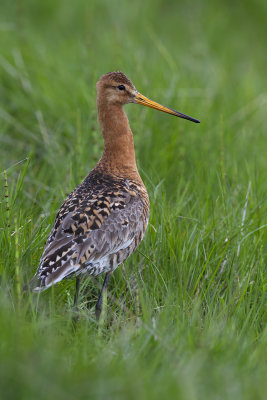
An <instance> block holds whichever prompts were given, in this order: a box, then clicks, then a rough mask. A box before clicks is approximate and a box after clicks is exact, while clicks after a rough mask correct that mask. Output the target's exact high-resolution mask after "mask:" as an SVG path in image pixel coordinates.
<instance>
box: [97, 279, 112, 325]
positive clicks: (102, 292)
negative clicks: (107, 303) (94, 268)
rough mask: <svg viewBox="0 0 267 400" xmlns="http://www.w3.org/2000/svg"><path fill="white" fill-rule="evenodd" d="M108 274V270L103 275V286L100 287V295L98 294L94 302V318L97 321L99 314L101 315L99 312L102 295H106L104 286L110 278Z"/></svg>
mask: <svg viewBox="0 0 267 400" xmlns="http://www.w3.org/2000/svg"><path fill="white" fill-rule="evenodd" d="M110 274H111V273H110V272H107V273H106V276H105V279H104V283H103V286H102V289H101V293H100V296H99V298H98V300H97V303H96V306H95V316H96V319H97V320H98V321H99V318H100V315H101V312H102V303H103V296H106V288H107V285H108V281H109V279H110Z"/></svg>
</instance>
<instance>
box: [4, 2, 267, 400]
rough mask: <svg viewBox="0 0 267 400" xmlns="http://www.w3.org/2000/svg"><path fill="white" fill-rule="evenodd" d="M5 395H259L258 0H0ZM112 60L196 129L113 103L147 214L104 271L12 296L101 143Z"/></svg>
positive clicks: (262, 322) (262, 324)
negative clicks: (126, 250)
mask: <svg viewBox="0 0 267 400" xmlns="http://www.w3.org/2000/svg"><path fill="white" fill-rule="evenodd" d="M0 14H1V15H0V49H1V53H0V74H1V90H0V96H1V106H0V121H1V122H0V123H1V131H0V173H1V186H0V195H1V199H0V201H1V203H0V207H1V208H0V241H1V242H0V252H1V255H0V263H1V264H0V275H1V288H0V289H1V291H0V393H1V396H0V397H1V398H3V399H25V400H26V399H27V400H28V399H37V398H38V399H48V398H51V399H55V398H56V399H88V398H93V399H104V398H105V399H162V398H166V399H185V400H187V399H189V400H191V399H192V400H194V399H205V400H208V399H212V400H217V399H218V400H219V399H223V400H225V399H229V400H230V399H231V400H232V399H237V400H238V399H240V400H241V399H242V400H244V399H245V400H246V399H253V400H256V399H265V398H266V393H267V383H266V376H267V366H266V359H267V358H266V356H267V354H266V353H267V352H266V348H267V347H266V346H267V330H266V289H267V279H266V249H267V247H266V239H267V233H266V231H267V230H266V227H267V218H266V194H267V185H266V170H267V163H266V156H267V152H266V125H267V113H266V106H267V92H266V87H267V78H266V65H267V52H266V37H267V3H266V1H263V0H262V1H261V0H255V1H253V2H252V1H248V0H245V1H222V0H221V1H220V0H215V1H204V0H203V1H160V0H154V1H152V0H150V1H149V0H142V1H139V0H135V1H115V0H102V1H96V0H91V1H82V0H77V1H70V0H65V1H63V0H53V1H52V0H46V1H36V0H35V1H31V0H27V1H26V0H25V1H12V2H11V1H2V3H1V13H0ZM113 70H121V71H123V72H124V73H125V74H126V75H127V76H128V77H129V78H130V79H131V80H132V81H133V83H134V85H135V86H136V88H137V89H138V90H139V91H140V92H141V93H143V94H144V95H145V96H147V97H150V98H152V99H153V100H155V101H158V102H160V103H161V104H164V105H166V106H169V107H172V108H175V109H177V110H179V111H181V112H183V113H186V114H189V115H191V116H192V117H195V118H198V119H200V120H201V124H199V125H196V124H193V123H191V122H188V121H185V120H182V119H177V118H174V117H171V116H168V115H166V114H163V113H159V112H157V111H155V110H151V109H148V108H143V107H140V106H137V105H132V104H131V105H127V106H126V107H125V109H126V112H127V115H128V117H129V120H130V124H131V127H132V130H133V133H134V140H135V147H136V158H137V163H138V167H139V171H140V174H141V176H142V178H143V180H144V183H145V184H146V186H147V189H148V192H149V196H150V201H151V218H150V225H149V227H148V231H147V234H146V236H145V239H144V241H143V242H142V244H141V245H140V247H139V251H137V252H135V254H134V255H133V256H131V257H130V259H129V260H128V261H127V262H126V264H125V271H124V270H123V269H122V268H118V270H117V271H116V272H115V273H114V275H113V277H112V279H111V282H110V285H109V292H108V304H107V316H106V321H105V323H104V324H103V326H99V325H98V324H97V323H96V321H95V317H94V305H95V302H96V299H97V296H98V294H99V287H101V283H102V279H103V278H102V277H100V278H97V279H88V280H87V281H84V282H83V286H82V295H81V301H80V305H79V321H78V323H77V324H76V325H74V324H73V307H72V303H73V294H74V286H75V284H74V282H73V281H64V282H62V283H60V284H59V285H57V286H56V287H54V288H52V289H49V290H48V291H47V292H44V293H42V294H41V295H40V296H39V297H37V296H32V295H31V294H29V295H25V294H22V291H21V288H22V286H23V284H24V283H25V282H27V281H28V280H29V279H30V278H31V277H32V276H33V274H34V272H35V270H36V267H37V266H38V262H39V259H40V256H41V254H42V250H43V247H44V244H45V241H46V239H47V236H48V234H49V231H50V229H51V226H52V224H53V221H54V218H55V215H56V213H57V210H58V208H59V206H60V205H61V204H62V202H63V201H64V198H65V196H66V195H67V194H68V193H69V192H70V191H71V190H72V189H73V188H74V187H75V186H76V185H77V184H79V183H80V182H81V180H82V179H83V178H84V177H85V176H86V174H87V173H88V171H89V170H90V169H91V168H92V167H93V166H94V165H95V163H96V162H97V160H98V159H99V157H100V155H101V152H102V150H103V141H102V137H101V131H100V128H99V126H98V123H97V111H96V104H95V98H96V87H95V84H96V82H97V80H98V79H99V77H100V76H101V75H102V74H104V73H106V72H109V71H113Z"/></svg>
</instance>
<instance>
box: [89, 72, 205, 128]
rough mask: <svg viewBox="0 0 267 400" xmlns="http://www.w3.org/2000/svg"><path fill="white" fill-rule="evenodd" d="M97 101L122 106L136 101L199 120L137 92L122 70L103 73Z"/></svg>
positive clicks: (98, 83) (189, 118)
mask: <svg viewBox="0 0 267 400" xmlns="http://www.w3.org/2000/svg"><path fill="white" fill-rule="evenodd" d="M96 87H97V103H98V105H101V104H105V105H111V104H113V105H118V106H123V105H124V104H127V103H137V104H141V105H143V106H146V107H150V108H155V109H156V110H159V111H163V112H165V113H168V114H171V115H175V116H176V117H180V118H184V119H188V120H189V121H193V122H200V121H199V120H197V119H195V118H192V117H189V116H188V115H185V114H182V113H180V112H179V111H176V110H173V109H172V108H168V107H165V106H162V105H161V104H159V103H156V102H155V101H153V100H150V99H148V98H147V97H145V96H144V95H142V94H141V93H139V92H138V91H137V90H136V88H135V87H134V85H133V84H132V82H131V81H130V79H128V78H127V76H126V75H124V74H123V73H122V72H119V71H116V72H109V73H107V74H105V75H103V76H102V77H101V78H100V79H99V81H98V82H97V85H96Z"/></svg>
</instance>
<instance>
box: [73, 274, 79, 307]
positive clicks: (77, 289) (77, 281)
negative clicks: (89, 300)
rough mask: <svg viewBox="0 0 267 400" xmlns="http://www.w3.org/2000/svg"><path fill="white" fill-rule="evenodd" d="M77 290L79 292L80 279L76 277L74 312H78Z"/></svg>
mask: <svg viewBox="0 0 267 400" xmlns="http://www.w3.org/2000/svg"><path fill="white" fill-rule="evenodd" d="M79 290H80V277H79V276H76V292H75V295H74V304H73V306H74V311H76V312H78V302H79Z"/></svg>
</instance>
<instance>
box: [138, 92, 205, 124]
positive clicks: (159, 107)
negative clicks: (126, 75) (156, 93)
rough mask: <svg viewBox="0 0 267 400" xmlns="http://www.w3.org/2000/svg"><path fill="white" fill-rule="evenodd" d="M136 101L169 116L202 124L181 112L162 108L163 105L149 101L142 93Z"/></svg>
mask: <svg viewBox="0 0 267 400" xmlns="http://www.w3.org/2000/svg"><path fill="white" fill-rule="evenodd" d="M135 99H136V102H137V103H138V104H141V105H142V106H146V107H150V108H155V109H156V110H159V111H163V112H165V113H167V114H171V115H175V116H176V117H180V118H184V119H188V120H189V121H193V122H196V123H199V122H200V121H199V120H198V119H195V118H192V117H189V115H186V114H182V113H180V112H179V111H176V110H173V109H172V108H169V107H165V106H162V105H161V104H159V103H156V102H155V101H153V100H150V99H148V98H147V97H145V96H144V95H142V94H141V93H137V95H136V98H135Z"/></svg>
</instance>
